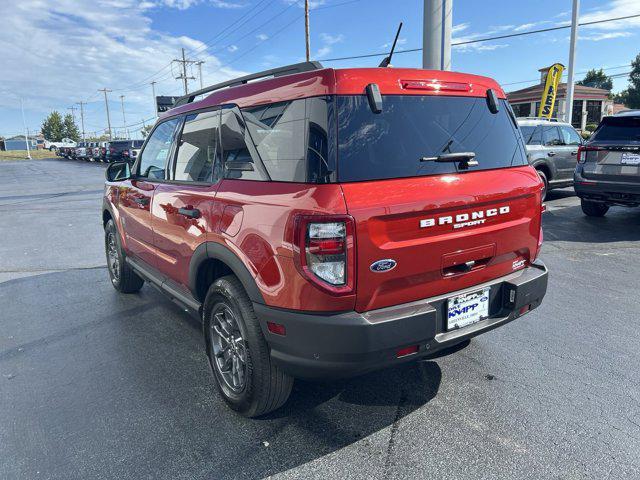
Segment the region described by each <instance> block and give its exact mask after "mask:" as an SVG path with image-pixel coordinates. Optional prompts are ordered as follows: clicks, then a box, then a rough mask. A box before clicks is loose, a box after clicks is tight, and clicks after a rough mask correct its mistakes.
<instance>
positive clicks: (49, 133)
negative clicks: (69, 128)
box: [41, 110, 64, 142]
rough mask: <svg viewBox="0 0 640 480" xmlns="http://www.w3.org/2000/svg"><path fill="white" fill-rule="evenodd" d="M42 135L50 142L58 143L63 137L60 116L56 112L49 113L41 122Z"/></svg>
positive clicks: (62, 124) (62, 125)
mask: <svg viewBox="0 0 640 480" xmlns="http://www.w3.org/2000/svg"><path fill="white" fill-rule="evenodd" d="M41 131H42V135H44V138H45V139H47V140H49V141H50V142H59V141H61V140H62V139H63V137H64V123H63V121H62V116H61V115H60V114H59V113H58V112H57V111H55V110H54V111H53V112H51V113H50V114H49V115H48V116H47V118H45V120H44V122H42V128H41Z"/></svg>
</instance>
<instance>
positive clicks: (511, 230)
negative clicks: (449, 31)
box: [103, 62, 547, 416]
mask: <svg viewBox="0 0 640 480" xmlns="http://www.w3.org/2000/svg"><path fill="white" fill-rule="evenodd" d="M210 92H213V93H211V95H209V96H206V97H205V98H202V97H203V95H204V94H207V93H210ZM541 189H542V184H541V182H540V179H539V177H538V175H537V174H536V171H535V170H534V169H533V168H532V167H530V166H529V164H528V162H527V157H526V153H525V146H524V143H523V140H522V136H521V135H520V133H519V130H518V126H517V123H516V120H515V117H514V115H513V113H512V111H511V109H510V108H509V105H508V103H507V102H506V100H505V95H504V92H503V91H502V90H501V88H500V87H499V86H498V84H497V83H496V82H495V81H493V80H491V79H489V78H485V77H479V76H475V75H466V74H461V73H452V72H443V71H425V70H417V69H401V68H363V69H343V70H335V69H331V68H322V66H321V65H319V64H318V63H314V62H311V63H303V64H298V65H293V66H289V67H284V68H280V69H275V70H271V71H267V72H262V73H260V74H256V75H250V76H246V77H242V78H240V79H237V80H233V81H230V82H225V83H222V84H219V85H215V86H212V87H209V88H205V89H203V90H200V91H197V92H194V93H192V94H190V95H189V96H187V97H183V98H182V99H180V100H179V101H178V103H177V106H176V107H175V108H173V109H172V110H170V111H169V112H167V113H166V114H165V115H164V116H163V117H162V118H160V120H159V121H158V123H157V124H156V125H155V127H154V129H153V131H152V132H151V134H150V135H149V136H148V138H147V140H146V142H145V144H144V146H143V147H142V151H141V153H140V155H139V156H138V158H137V160H136V162H135V163H134V164H133V166H131V167H130V166H129V164H128V163H126V162H118V163H114V164H112V165H110V166H109V168H108V170H107V182H106V187H105V194H104V208H103V221H104V226H105V247H106V252H107V260H108V267H109V268H108V269H109V275H110V278H111V282H112V283H113V285H114V287H115V288H116V289H117V290H118V291H120V292H123V293H131V292H136V291H138V290H139V289H140V288H141V287H142V285H143V282H144V281H147V282H149V283H150V284H152V285H154V286H156V287H158V288H159V289H160V290H162V291H163V292H165V293H166V294H167V295H168V296H169V297H170V298H171V299H172V300H174V301H175V302H177V303H178V304H180V305H182V306H183V307H185V308H186V309H188V310H190V311H192V312H194V313H196V314H197V315H199V317H200V318H201V319H202V323H203V331H204V338H205V345H206V352H207V354H208V356H209V360H210V363H211V367H212V370H213V373H214V376H215V379H216V383H217V385H218V387H219V390H220V392H221V394H222V396H223V397H224V399H225V400H226V401H227V403H228V404H229V405H230V406H231V407H232V408H234V409H235V410H237V411H238V412H240V413H242V414H243V415H246V416H257V415H261V414H264V413H266V412H269V411H271V410H273V409H275V408H278V407H279V406H281V405H282V404H283V403H284V402H285V401H286V399H287V397H288V396H289V393H290V392H291V387H292V382H293V378H294V377H304V378H323V377H324V378H327V377H344V376H353V375H358V374H361V373H363V372H367V371H370V370H374V369H379V368H382V367H387V366H392V365H397V364H400V363H403V362H407V361H411V360H416V359H420V358H424V357H426V356H430V355H433V354H434V353H436V352H438V351H439V350H442V349H443V348H446V347H451V346H454V345H457V344H459V343H461V342H463V341H465V340H467V339H469V338H470V337H473V336H475V335H478V334H480V333H482V332H485V331H488V330H490V329H492V328H495V327H498V326H501V325H504V324H505V323H507V322H509V321H511V320H513V319H515V318H517V317H520V316H522V315H524V314H525V313H527V312H529V311H530V310H532V309H534V308H536V307H537V306H538V305H539V304H540V302H541V301H542V298H543V297H544V295H545V293H546V288H547V270H546V268H545V266H544V264H543V263H542V262H540V261H539V260H537V256H538V253H539V251H540V246H541V243H542V230H541V213H542V205H541Z"/></svg>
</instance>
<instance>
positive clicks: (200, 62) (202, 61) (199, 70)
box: [196, 60, 204, 90]
mask: <svg viewBox="0 0 640 480" xmlns="http://www.w3.org/2000/svg"><path fill="white" fill-rule="evenodd" d="M203 63H204V60H198V61H197V62H196V65H197V66H198V78H200V90H202V89H203V88H204V82H203V81H202V64H203Z"/></svg>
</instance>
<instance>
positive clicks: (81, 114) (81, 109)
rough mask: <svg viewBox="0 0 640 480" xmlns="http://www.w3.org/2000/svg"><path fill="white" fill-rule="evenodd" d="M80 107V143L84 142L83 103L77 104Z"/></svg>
mask: <svg viewBox="0 0 640 480" xmlns="http://www.w3.org/2000/svg"><path fill="white" fill-rule="evenodd" d="M78 104H79V105H80V122H81V124H82V141H83V142H84V102H78Z"/></svg>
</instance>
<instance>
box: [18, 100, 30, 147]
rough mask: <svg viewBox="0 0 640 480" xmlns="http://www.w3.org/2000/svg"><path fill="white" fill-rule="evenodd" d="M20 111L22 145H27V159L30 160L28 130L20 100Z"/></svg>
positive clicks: (22, 102) (22, 104) (22, 103)
mask: <svg viewBox="0 0 640 480" xmlns="http://www.w3.org/2000/svg"><path fill="white" fill-rule="evenodd" d="M20 110H22V127H23V128H24V143H25V144H26V145H27V158H28V159H29V160H31V149H30V148H29V129H28V128H27V122H25V120H24V101H23V100H22V98H20Z"/></svg>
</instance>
